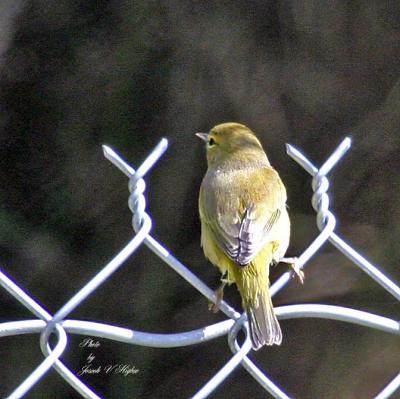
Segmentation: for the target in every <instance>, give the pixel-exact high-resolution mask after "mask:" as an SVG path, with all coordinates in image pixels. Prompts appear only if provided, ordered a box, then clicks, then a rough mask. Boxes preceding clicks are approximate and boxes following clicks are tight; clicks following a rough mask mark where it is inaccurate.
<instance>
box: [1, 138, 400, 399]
mask: <svg viewBox="0 0 400 399" xmlns="http://www.w3.org/2000/svg"><path fill="white" fill-rule="evenodd" d="M167 145H168V143H167V140H166V139H162V140H161V141H160V143H159V144H158V145H157V146H156V147H155V148H154V150H153V151H152V152H151V153H150V155H149V156H148V157H147V158H146V160H145V161H144V162H143V163H142V165H141V166H140V167H139V169H138V170H137V171H135V170H134V169H133V168H132V167H131V166H129V165H128V164H127V163H126V162H125V161H124V160H123V159H122V158H120V157H119V155H118V154H117V153H115V152H114V151H113V150H112V149H111V148H109V147H107V146H103V151H104V156H105V157H106V158H107V159H109V160H110V161H111V162H112V163H113V164H114V165H115V166H117V167H118V168H119V169H120V170H121V171H122V172H123V173H124V174H125V175H127V176H128V177H129V190H130V193H131V194H130V196H129V201H128V204H129V208H130V209H131V211H132V213H133V217H132V225H133V228H134V230H135V233H136V235H135V236H134V237H133V238H132V239H131V240H130V241H129V242H128V244H127V245H126V246H125V247H124V248H123V249H122V250H121V251H120V252H119V253H118V254H117V255H116V256H115V257H114V258H113V259H112V260H111V261H110V262H109V263H108V264H106V265H105V266H104V267H103V268H102V269H101V270H100V271H99V273H98V274H97V275H95V276H94V277H93V278H92V279H91V280H90V281H89V282H88V283H87V284H86V285H85V286H83V287H82V288H81V289H80V290H79V291H78V292H77V293H76V294H75V295H74V296H73V297H72V298H71V299H70V300H69V301H67V303H65V304H64V305H63V306H62V307H61V309H59V310H58V311H57V312H56V313H55V314H54V315H53V316H52V315H51V314H49V313H48V312H47V311H46V310H45V309H44V308H42V307H41V306H40V305H39V304H38V303H37V302H36V301H35V300H34V299H33V298H32V297H31V296H30V295H29V293H27V292H25V291H24V290H23V289H22V288H20V287H19V286H18V285H17V284H16V283H14V282H13V281H12V280H11V279H10V278H9V277H7V276H6V275H5V274H4V273H3V272H2V271H1V270H0V284H1V285H2V286H3V288H4V289H5V290H7V291H8V292H9V293H10V294H11V295H12V296H13V297H14V298H15V299H17V300H18V301H19V302H20V303H22V304H23V305H24V306H25V307H26V308H27V309H29V310H30V311H31V312H32V313H33V314H34V315H35V316H36V317H37V319H36V320H22V321H12V322H6V323H0V337H4V336H10V335H19V334H40V348H41V350H42V353H43V355H44V360H43V361H42V363H40V364H39V365H38V366H37V367H36V368H35V369H34V370H33V371H32V373H31V374H30V375H28V376H27V377H26V379H25V380H24V381H22V382H21V383H20V384H19V385H18V386H17V387H16V388H15V389H14V390H13V391H12V392H11V393H10V394H9V396H8V398H9V399H17V398H22V397H24V396H25V395H26V394H27V393H28V392H29V390H30V389H31V388H32V387H33V386H34V385H35V384H37V383H38V382H39V381H40V380H41V378H42V377H43V376H44V375H45V374H46V373H47V372H48V371H49V370H50V369H51V368H54V369H55V370H56V371H57V372H58V373H59V374H60V375H61V376H62V378H63V379H64V380H65V381H66V382H67V383H69V384H70V385H71V386H72V387H73V388H74V389H75V390H76V391H77V392H79V393H80V394H81V395H82V397H84V398H100V397H99V396H98V394H97V393H95V391H94V390H93V389H92V388H90V387H89V386H88V385H87V384H85V383H84V382H83V381H82V380H81V379H79V378H78V377H77V376H76V374H75V373H74V372H72V371H71V370H69V369H68V367H66V366H65V365H64V364H63V362H62V361H61V360H60V357H61V355H62V353H63V352H64V350H65V348H66V346H67V344H68V335H67V333H69V334H80V335H90V336H95V337H101V338H107V339H111V340H115V341H120V342H125V343H128V344H132V345H142V346H148V347H157V348H173V347H179V346H185V345H193V344H198V343H202V342H206V341H209V340H212V339H214V338H217V337H220V336H223V335H227V336H228V344H229V347H230V349H231V351H232V353H233V356H232V357H231V358H230V359H229V360H228V361H227V362H226V364H225V365H224V366H223V367H222V368H221V369H220V370H219V371H217V372H216V373H215V375H214V376H213V377H212V378H211V380H210V381H208V382H207V383H206V384H205V385H204V386H203V387H202V388H201V389H199V390H198V391H197V392H196V393H195V394H194V395H193V396H192V397H193V398H195V399H200V398H206V397H207V396H209V395H210V393H211V392H212V391H214V390H215V389H216V388H217V387H218V386H219V385H220V384H221V383H222V382H223V381H224V380H225V379H226V378H227V377H228V376H229V375H230V373H231V372H232V371H233V370H235V369H236V367H238V366H239V365H241V366H243V367H244V368H245V369H246V370H247V371H248V372H249V374H250V375H251V376H252V377H253V378H254V379H255V380H256V381H257V382H258V383H259V384H260V385H261V386H262V387H263V388H264V389H265V390H266V391H267V392H269V393H270V394H271V395H272V396H273V397H275V398H282V399H284V398H289V396H288V395H287V394H286V393H285V392H284V391H283V389H282V388H280V387H278V385H277V384H275V383H274V382H273V381H272V380H271V379H270V378H269V377H268V376H267V375H266V374H265V373H264V372H263V371H262V370H260V369H259V368H258V367H257V366H256V365H255V364H254V363H253V362H252V361H251V360H250V359H249V358H248V357H247V356H246V355H247V354H248V353H249V352H250V351H251V343H250V339H249V336H248V325H247V321H246V316H245V314H240V313H238V312H237V311H236V310H235V309H233V308H232V307H231V306H230V305H229V304H228V303H226V302H225V301H222V302H221V303H220V309H221V310H222V311H223V312H224V313H225V314H226V315H227V316H228V319H227V320H225V321H223V322H219V323H216V324H214V325H210V326H206V327H203V328H200V329H197V330H193V331H188V332H184V333H176V334H153V333H144V332H140V331H135V330H130V329H127V328H120V327H115V326H112V325H107V324H102V323H96V322H88V321H83V320H71V319H68V320H67V319H66V317H67V316H68V315H69V314H70V313H71V312H72V311H73V310H74V309H75V308H76V307H78V306H79V305H80V304H81V303H82V302H83V301H84V300H85V299H86V298H87V297H88V296H89V295H91V294H92V293H93V292H94V291H95V290H96V289H97V288H99V286H100V285H101V284H102V283H103V282H104V281H106V280H107V279H108V278H109V277H110V276H111V275H112V274H113V273H114V272H115V271H116V270H117V269H118V268H119V267H120V266H121V265H122V264H123V263H124V262H125V260H126V259H128V258H129V257H130V256H131V255H132V254H133V253H134V252H135V251H136V249H137V248H138V247H139V246H140V245H142V244H145V245H146V246H147V247H149V248H150V249H151V250H152V251H153V252H154V253H156V254H157V255H158V256H159V257H160V258H161V259H162V260H163V261H164V262H166V263H167V264H168V265H169V266H170V267H171V268H172V269H174V270H175V271H176V272H177V273H178V274H179V275H180V276H181V277H183V278H184V279H185V280H186V281H187V282H189V283H190V284H191V285H193V286H194V287H195V288H196V289H197V290H198V291H200V293H202V294H203V295H204V296H205V297H207V298H208V299H210V300H212V299H213V291H212V290H211V289H210V288H208V287H207V286H206V285H205V284H204V283H203V282H202V281H201V280H200V279H198V278H197V277H196V276H195V275H194V274H193V273H192V272H191V271H190V270H189V269H187V268H186V267H185V266H184V265H183V264H182V263H181V262H179V260H178V259H176V258H175V257H174V256H173V255H172V254H170V253H169V251H168V250H167V249H166V248H165V247H164V246H163V245H161V244H160V243H159V242H157V241H156V240H155V239H154V238H153V237H152V236H151V235H150V230H151V225H152V221H151V218H150V216H149V215H148V214H147V213H146V200H145V197H144V192H145V188H146V185H145V182H144V180H143V177H144V176H145V175H146V173H147V172H148V171H149V170H150V169H151V168H152V167H153V165H154V164H155V163H156V162H157V160H158V159H159V158H160V157H161V156H162V154H163V153H164V152H165V151H166V149H167ZM350 146H351V141H350V139H349V138H345V139H344V140H343V141H342V143H341V144H340V145H339V146H338V147H337V148H336V150H335V151H334V152H333V153H332V155H331V156H330V157H329V158H328V159H327V160H326V162H325V163H324V164H323V165H322V166H321V167H320V168H319V169H318V168H316V167H315V166H314V165H313V164H312V163H311V162H310V161H309V160H308V159H307V158H306V157H305V156H304V155H303V154H302V153H301V152H300V151H298V150H297V149H296V148H294V147H292V146H290V145H287V153H288V155H289V156H290V157H291V158H293V159H294V160H295V161H296V162H297V163H298V164H299V165H301V166H302V167H303V168H304V169H305V170H306V171H307V172H308V173H309V174H310V175H311V176H313V179H312V188H313V191H314V195H313V197H312V205H313V207H314V209H315V211H316V212H317V226H318V228H319V230H320V234H319V235H318V236H317V237H316V238H315V239H314V241H313V242H312V243H311V244H310V245H309V246H308V247H307V248H306V249H305V251H304V252H303V253H302V254H301V256H300V257H299V258H298V265H299V266H300V267H305V266H306V265H307V262H308V260H309V259H310V258H311V257H312V256H313V255H314V254H315V253H316V252H317V251H318V250H319V249H320V248H321V247H322V246H323V245H324V244H325V242H326V241H330V242H331V243H332V244H333V245H334V246H335V247H336V248H337V249H338V250H339V251H341V252H342V253H343V254H344V255H345V256H347V257H348V258H349V259H350V260H351V261H352V262H353V263H354V264H355V265H357V266H358V267H359V268H361V269H362V270H363V271H364V272H365V273H367V274H368V275H369V276H370V277H371V278H372V279H374V280H375V281H376V282H377V283H378V284H380V285H381V286H382V287H383V288H384V289H385V290H387V291H388V292H389V293H390V294H391V295H393V296H394V297H395V298H396V299H397V300H398V301H400V288H399V287H398V286H397V285H396V284H395V283H394V282H393V281H391V280H390V279H389V278H388V277H387V276H385V275H384V274H383V273H382V272H380V271H379V270H378V269H377V268H376V267H375V266H374V265H372V264H371V263H370V262H368V261H367V260H366V259H364V258H363V257H362V256H361V255H360V254H358V253H357V252H356V251H355V250H354V249H353V248H351V247H350V246H349V245H348V244H346V242H344V241H343V240H342V239H341V238H340V237H339V236H338V235H336V234H335V233H334V229H335V224H336V219H335V216H334V215H333V214H332V212H330V210H329V197H328V194H327V191H328V188H329V181H328V178H327V175H328V173H329V172H330V171H331V170H332V169H333V168H334V166H335V165H336V164H337V162H338V161H339V160H340V159H341V158H342V156H343V155H344V154H345V153H346V152H347V151H348V149H349V148H350ZM292 274H293V272H286V273H284V274H283V275H282V276H281V277H280V278H279V279H278V280H277V281H276V282H275V283H274V284H273V285H272V286H271V290H270V291H271V295H275V294H276V293H277V292H278V291H280V290H281V289H283V288H284V287H285V285H286V284H287V283H288V282H289V281H290V279H291V277H292ZM276 314H277V316H278V318H280V319H283V320H284V319H291V318H308V317H313V318H326V319H335V320H341V321H344V322H349V323H354V324H359V325H363V326H367V327H370V328H375V329H379V330H382V331H386V332H389V333H393V334H400V323H399V322H398V321H396V320H392V319H390V318H386V317H382V316H378V315H374V314H371V313H368V312H363V311H359V310H354V309H350V308H345V307H340V306H332V305H318V304H302V305H289V306H281V307H278V308H276ZM240 330H243V331H244V332H245V333H246V338H245V340H244V342H243V343H242V345H241V346H240V345H239V344H238V342H237V340H236V337H237V334H238V332H239V331H240ZM51 334H55V335H56V337H57V343H56V344H55V346H54V347H53V348H52V347H50V345H49V337H50V335H51ZM399 387H400V372H399V373H398V374H397V375H396V376H395V377H394V378H393V379H392V380H391V381H389V382H388V383H387V384H386V385H385V386H384V387H383V388H382V390H381V391H380V392H379V393H378V394H377V395H376V396H375V398H376V399H384V398H389V397H391V396H392V395H393V394H394V393H395V392H396V391H397V390H398V389H399Z"/></svg>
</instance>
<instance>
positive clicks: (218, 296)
mask: <svg viewBox="0 0 400 399" xmlns="http://www.w3.org/2000/svg"><path fill="white" fill-rule="evenodd" d="M225 284H226V283H225V282H224V281H223V282H222V284H221V285H220V286H219V287H218V288H217V289H216V290H215V291H214V297H215V301H211V300H210V301H208V310H209V311H210V312H213V313H217V312H218V311H219V305H220V303H221V301H222V298H223V297H224V288H225Z"/></svg>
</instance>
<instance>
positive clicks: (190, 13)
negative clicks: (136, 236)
mask: <svg viewBox="0 0 400 399" xmlns="http://www.w3.org/2000/svg"><path fill="white" fill-rule="evenodd" d="M399 21H400V5H399V3H398V2H396V1H385V2H382V1H379V0H375V1H373V0H370V1H366V2H365V1H355V0H351V1H346V2H318V1H312V0H307V1H302V2H297V1H265V0H263V1H260V0H255V1H246V2H243V1H229V2H218V3H212V2H198V3H196V2H193V3H192V2H189V1H181V0H170V1H167V2H163V1H136V2H128V1H121V0H112V1H88V0H85V1H82V0H59V1H57V2H52V1H48V0H32V1H23V0H3V1H2V2H1V3H0V28H1V29H0V148H1V156H0V185H1V189H0V204H1V206H0V259H1V267H2V269H3V270H4V271H5V272H6V273H7V274H8V275H9V276H11V277H12V278H13V279H14V280H15V281H17V282H18V283H20V284H21V285H22V286H23V287H24V288H25V289H26V290H27V291H28V292H29V293H30V294H31V295H32V296H33V297H34V298H36V299H37V300H38V301H39V302H40V303H41V304H43V305H44V306H45V307H46V308H47V309H48V310H49V311H50V312H55V311H56V310H57V309H59V307H60V306H62V304H64V302H65V301H66V300H68V299H69V298H70V297H71V296H72V295H73V294H74V293H75V292H76V291H77V290H78V289H79V288H80V287H81V286H82V285H83V284H84V283H85V282H86V281H87V280H88V279H89V278H90V277H92V276H93V275H94V274H95V273H96V272H97V271H98V270H99V269H100V268H101V267H102V266H103V265H104V264H105V263H106V262H107V261H108V260H109V259H111V258H112V256H113V255H114V254H115V253H116V251H118V250H119V249H120V248H121V247H122V246H123V245H124V244H125V243H126V242H127V241H128V240H129V238H130V237H131V236H132V234H133V233H132V229H131V227H130V213H129V210H128V207H127V205H126V201H127V195H128V191H127V181H126V179H125V177H124V176H122V174H121V173H119V172H118V171H117V170H116V169H115V168H114V167H113V166H112V165H110V164H109V162H107V161H106V160H105V159H104V158H103V156H102V152H101V144H103V143H107V144H110V145H111V146H113V147H114V148H116V149H117V150H118V151H119V152H120V153H121V154H122V155H123V156H124V157H125V158H126V159H128V160H130V161H131V162H132V164H133V165H134V166H135V165H139V164H140V162H141V160H143V159H144V157H145V156H146V155H147V154H148V152H149V151H150V150H151V149H152V148H153V146H154V145H155V144H156V143H157V142H158V141H159V139H160V138H161V137H162V136H165V137H167V138H168V139H169V140H170V148H169V150H168V152H167V154H166V155H165V156H164V157H163V158H162V160H161V161H160V162H159V163H158V164H157V166H156V167H155V168H154V169H153V170H152V172H151V173H150V174H149V176H148V186H147V187H148V189H147V198H148V209H149V212H150V214H151V215H152V217H153V220H154V227H153V231H152V234H153V235H154V236H155V237H156V238H157V239H158V240H160V241H161V242H162V243H164V244H165V245H166V246H167V247H168V248H169V249H170V250H171V251H172V252H173V253H174V254H175V255H176V256H177V257H178V258H179V259H180V260H182V261H183V262H184V263H186V264H187V265H188V266H189V267H190V269H191V270H193V271H194V272H195V273H196V274H197V275H199V276H200V277H201V278H202V279H203V280H204V281H205V282H207V283H208V284H210V285H211V286H213V287H216V285H217V280H218V273H217V271H216V269H214V268H212V267H211V266H210V265H209V264H207V263H206V261H205V260H204V258H203V255H202V251H201V249H200V248H199V230H200V227H199V222H198V216H197V192H198V187H199V184H200V181H201V178H202V175H203V173H204V171H205V168H206V165H205V157H204V154H203V146H202V145H201V143H199V142H198V141H197V139H196V138H195V137H194V135H193V134H194V132H196V131H204V130H208V129H209V128H210V127H212V126H213V125H215V124H217V123H220V122H223V121H240V122H242V123H245V124H246V125H248V126H250V127H251V128H252V129H253V130H254V131H255V132H256V133H257V134H258V135H259V137H260V138H261V140H262V142H263V144H264V146H265V148H266V150H267V152H268V154H269V157H270V160H271V162H272V164H273V165H274V166H275V167H276V168H277V169H278V170H279V171H280V173H281V175H282V178H283V179H284V181H285V183H286V186H287V188H288V192H289V205H290V210H291V217H292V221H293V239H292V243H291V246H290V249H289V254H290V255H296V254H299V253H300V252H301V251H302V250H303V249H304V248H305V247H306V246H307V245H308V244H309V243H310V241H311V240H312V238H313V237H314V236H315V234H316V232H317V230H316V227H315V215H314V212H313V210H312V208H311V205H310V198H311V193H312V192H311V188H310V179H309V177H308V176H307V174H306V173H305V172H304V171H303V170H301V169H300V167H298V166H297V165H296V164H295V163H294V162H293V161H291V160H290V159H289V158H288V157H287V156H286V155H285V152H284V144H285V143H286V142H290V143H292V144H294V145H295V146H297V147H299V148H301V149H303V150H304V151H305V153H307V154H308V155H309V156H310V157H311V159H313V160H314V161H315V162H316V163H317V164H318V163H320V162H322V161H323V160H324V159H325V158H326V156H327V155H328V154H330V152H331V150H332V149H333V148H334V147H335V146H336V144H337V143H338V142H340V140H341V139H342V138H343V137H344V136H345V135H348V134H351V135H352V137H353V142H354V144H353V148H352V150H351V151H350V153H349V154H348V155H347V156H346V157H345V159H344V160H343V161H342V162H341V163H340V166H338V167H337V168H336V169H335V171H334V173H333V176H332V181H331V188H330V192H331V194H332V196H331V199H332V207H333V209H334V212H335V214H336V215H337V217H338V220H339V224H338V228H337V229H338V232H339V233H340V234H341V235H342V236H343V237H344V238H345V239H346V240H347V241H348V242H349V243H351V244H353V245H354V246H355V247H356V248H358V249H360V251H361V252H362V253H363V254H365V256H367V258H369V259H371V260H372V261H373V262H375V263H377V264H378V265H380V267H381V269H382V270H383V271H385V272H386V273H388V274H389V275H390V276H392V277H393V278H394V279H396V280H397V281H399V280H400V276H399V258H400V249H399V248H400V247H399V245H398V237H399V232H400V231H399V230H400V227H399V225H400V224H399V209H400V200H399V198H400V196H399V180H400V175H399V173H398V170H399V166H400V158H399V156H398V152H399V134H398V133H399V127H400V83H399V72H400V71H399V67H400V57H399V55H400V40H399V39H400V23H399ZM285 270H286V269H285V267H284V266H281V267H279V268H277V269H275V270H274V271H273V275H272V279H276V278H277V277H278V276H279V275H280V274H281V273H282V272H283V271H285ZM227 298H228V300H229V301H230V302H231V303H234V304H236V305H239V298H238V294H237V292H236V289H235V288H234V287H231V288H230V289H228V292H227ZM304 302H307V303H313V302H314V303H327V304H340V305H346V306H350V307H354V308H357V309H366V310H369V311H371V312H375V313H378V314H381V315H384V316H389V317H396V316H397V317H398V306H397V307H396V305H397V304H396V303H395V301H394V299H392V297H391V296H390V295H389V294H387V293H386V292H385V291H384V290H383V289H381V288H380V287H379V286H377V285H376V284H374V283H373V282H372V281H371V280H370V279H369V278H368V277H367V276H365V275H364V274H363V273H362V272H361V271H359V270H358V269H357V268H356V267H354V265H352V264H351V263H350V262H348V261H347V260H346V259H345V258H344V257H343V256H342V255H340V254H339V253H338V252H337V251H336V250H335V249H333V248H332V247H331V246H330V245H326V246H325V247H324V248H323V250H321V251H320V252H319V254H318V256H317V257H315V258H313V260H312V262H311V263H310V265H309V267H308V269H307V276H306V282H305V284H304V286H300V285H299V284H297V283H296V282H293V283H292V284H291V285H290V287H289V288H288V289H287V290H285V291H284V292H282V293H281V294H279V295H278V296H277V297H276V299H275V304H276V305H282V304H290V303H304ZM0 303H1V310H0V317H1V320H2V321H11V320H21V319H27V318H32V315H31V314H30V313H29V312H28V311H27V310H25V309H24V308H23V307H22V306H20V305H19V304H18V303H17V302H16V301H15V300H14V299H13V298H12V297H11V296H10V295H8V294H7V293H6V292H5V291H4V290H0ZM71 317H72V318H77V319H84V320H95V321H100V322H105V323H112V324H115V325H120V326H126V327H130V328H133V329H137V330H140V331H149V332H165V333H166V332H177V331H186V330H190V329H195V328H199V327H201V326H204V325H207V324H210V323H213V322H216V321H218V320H222V319H223V316H222V315H213V314H210V313H209V312H208V311H207V303H206V300H205V299H204V298H203V297H202V296H201V295H200V294H199V293H197V291H196V290H194V289H193V288H191V287H190V286H189V285H188V284H186V283H185V282H184V281H183V280H182V279H181V278H179V276H177V275H176V274H175V273H174V272H173V271H171V270H170V269H169V268H168V267H166V265H164V264H163V263H162V262H161V261H159V260H158V259H157V258H156V257H155V256H154V255H153V254H151V253H150V252H149V251H148V250H146V249H140V250H139V251H138V252H137V253H136V254H135V255H134V256H133V257H132V258H131V259H130V260H129V261H128V262H127V263H126V264H125V266H124V267H123V268H122V269H121V270H119V271H118V272H117V273H116V274H115V275H114V276H113V277H112V278H111V279H110V280H109V281H107V282H106V283H105V284H104V286H102V287H101V288H100V289H99V290H97V291H96V293H95V294H94V295H92V296H91V297H90V298H89V299H88V300H87V301H86V302H85V303H83V304H82V305H81V306H80V307H79V308H78V309H77V310H76V311H75V312H74V313H73V314H72V315H71ZM282 327H283V331H284V342H283V345H282V346H281V347H279V348H276V347H273V348H268V349H263V350H261V351H259V352H257V353H255V354H252V355H251V357H252V358H253V359H254V360H255V362H256V363H257V364H259V365H260V366H261V367H262V368H263V369H264V370H265V371H266V372H268V373H269V375H270V376H271V377H272V378H273V379H274V380H275V381H276V382H278V383H279V384H280V385H281V386H282V387H284V389H285V390H286V391H287V392H288V393H289V394H290V395H293V396H294V397H297V398H328V399H329V398H339V397H340V398H367V397H372V396H373V395H374V394H375V393H376V392H378V391H379V390H380V389H381V387H382V386H383V385H384V384H385V383H386V382H387V381H388V380H389V379H390V378H392V377H393V376H394V374H395V373H396V369H397V367H398V362H399V356H398V339H397V338H396V337H394V336H391V335H389V334H385V333H383V332H377V331H372V330H369V329H367V328H362V327H356V326H353V325H345V324H343V323H339V322H333V321H323V320H311V319H309V320H293V321H285V322H282ZM81 339H82V337H77V336H71V337H70V342H69V346H68V349H67V351H66V353H65V354H64V356H63V359H64V360H65V362H66V363H67V364H68V365H70V367H71V368H73V369H75V370H79V369H80V368H81V367H82V365H84V364H85V362H86V357H87V356H88V354H89V353H90V352H89V351H88V350H83V349H82V348H79V342H80V341H81ZM100 343H101V347H100V348H97V349H96V350H94V351H92V352H94V355H95V356H96V359H95V361H97V362H98V363H99V364H107V363H113V364H117V363H129V364H133V365H135V366H136V368H138V369H139V370H140V372H139V374H137V375H135V376H129V377H126V378H124V377H123V376H121V375H113V376H106V377H104V376H103V377H100V376H96V375H94V376H87V377H85V380H86V381H87V382H88V383H89V384H90V385H91V386H92V387H93V388H94V389H95V390H96V391H97V392H98V393H99V394H100V395H101V396H103V397H106V398H168V397H175V398H187V397H189V396H190V395H192V394H193V393H194V392H195V391H196V390H197V389H199V387H200V386H202V385H203V384H204V383H205V382H206V381H207V380H208V379H209V378H210V377H211V376H212V375H213V374H214V373H215V372H216V371H217V370H218V369H219V368H220V367H222V365H223V364H224V363H225V362H226V361H227V359H228V358H229V357H230V352H229V350H228V347H227V344H226V342H225V339H222V338H221V339H219V340H217V341H215V342H211V343H208V344H204V345H198V346H193V347H188V348H179V349H171V350H167V349H165V350H160V349H151V348H138V347H128V346H127V345H123V344H117V343H114V342H108V341H107V340H104V339H103V340H100ZM0 358H1V359H2V362H1V367H0V381H1V384H0V396H1V397H4V396H5V395H6V393H9V392H10V391H11V390H12V389H13V388H14V387H15V386H16V385H17V384H18V383H19V382H21V381H22V379H24V378H25V377H26V376H27V375H28V373H30V371H31V370H32V369H33V368H34V367H35V366H36V365H37V364H38V363H39V362H40V361H41V360H42V355H41V353H40V350H39V346H38V337H37V336H16V337H8V338H3V339H2V340H1V344H0ZM265 396H266V393H265V392H264V391H263V390H262V389H261V388H260V387H259V386H258V384H257V383H255V382H254V381H253V379H252V378H251V377H250V376H249V375H248V374H247V373H246V372H244V371H243V370H237V371H236V372H235V373H234V375H233V376H231V377H230V378H229V379H228V381H227V382H226V383H224V384H223V385H222V387H220V388H219V389H218V391H216V393H215V394H214V396H213V397H215V398H226V397H233V398H247V397H253V398H261V397H265ZM28 397H30V398H43V397H48V398H50V397H51V398H75V397H77V395H76V393H75V392H74V391H73V390H72V388H70V387H69V386H68V385H67V384H66V383H64V382H63V380H62V379H61V378H59V377H58V376H57V374H56V373H55V372H51V373H49V374H48V375H47V376H46V378H44V379H43V380H42V381H41V382H40V383H39V384H38V385H37V386H36V387H35V388H34V389H33V390H32V391H31V393H30V394H29V395H28Z"/></svg>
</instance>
